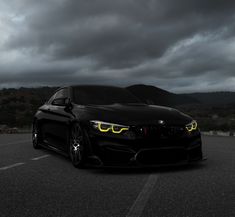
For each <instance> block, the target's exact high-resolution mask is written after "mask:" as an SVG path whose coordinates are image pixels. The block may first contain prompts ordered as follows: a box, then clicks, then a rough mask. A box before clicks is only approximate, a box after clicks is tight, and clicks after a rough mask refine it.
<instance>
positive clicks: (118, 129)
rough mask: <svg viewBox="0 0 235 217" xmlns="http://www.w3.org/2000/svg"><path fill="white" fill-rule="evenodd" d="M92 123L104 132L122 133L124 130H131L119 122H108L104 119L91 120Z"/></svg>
mask: <svg viewBox="0 0 235 217" xmlns="http://www.w3.org/2000/svg"><path fill="white" fill-rule="evenodd" d="M91 123H92V125H93V127H94V128H95V129H97V130H99V131H100V132H102V133H107V132H112V133H115V134H120V133H122V132H123V131H127V130H129V127H127V126H123V125H119V124H112V123H106V122H102V121H91Z"/></svg>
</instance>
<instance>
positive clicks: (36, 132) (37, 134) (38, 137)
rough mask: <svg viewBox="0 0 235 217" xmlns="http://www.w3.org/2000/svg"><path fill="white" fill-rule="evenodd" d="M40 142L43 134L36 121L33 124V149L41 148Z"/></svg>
mask: <svg viewBox="0 0 235 217" xmlns="http://www.w3.org/2000/svg"><path fill="white" fill-rule="evenodd" d="M40 140H41V132H40V129H39V124H38V122H37V121H35V122H34V124H33V132H32V142H33V147H34V148H35V149H39V148H40Z"/></svg>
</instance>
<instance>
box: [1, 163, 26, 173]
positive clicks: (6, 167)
mask: <svg viewBox="0 0 235 217" xmlns="http://www.w3.org/2000/svg"><path fill="white" fill-rule="evenodd" d="M23 164H25V163H23V162H22V163H15V164H12V165H9V166H5V167H0V171H1V170H7V169H10V168H13V167H18V166H21V165H23Z"/></svg>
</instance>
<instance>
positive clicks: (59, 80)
mask: <svg viewBox="0 0 235 217" xmlns="http://www.w3.org/2000/svg"><path fill="white" fill-rule="evenodd" d="M0 8H1V10H2V11H1V13H0V29H1V34H0V47H1V49H0V87H11V86H13V87H14V86H34V85H37V86H38V85H67V84H74V83H76V84H81V83H104V84H114V85H121V86H125V85H129V84H134V83H147V84H152V85H156V86H159V87H162V88H165V89H167V90H171V91H176V92H188V91H190V92H193V91H215V90H233V91H235V73H234V66H235V37H234V32H235V31H234V30H235V29H234V27H235V26H234V23H235V22H234V21H235V19H234V18H235V17H234V14H235V13H234V12H235V2H233V1H229V0H214V1H211V0H177V1H170V0H146V1H142V0H118V1H110V0H76V1H75V0H50V1H49V0H42V1H31V0H12V1H7V2H6V1H2V2H1V3H0Z"/></svg>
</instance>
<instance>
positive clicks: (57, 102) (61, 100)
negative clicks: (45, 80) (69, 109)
mask: <svg viewBox="0 0 235 217" xmlns="http://www.w3.org/2000/svg"><path fill="white" fill-rule="evenodd" d="M65 101H66V98H57V99H54V100H53V101H52V105H56V106H65V105H66V103H65Z"/></svg>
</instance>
